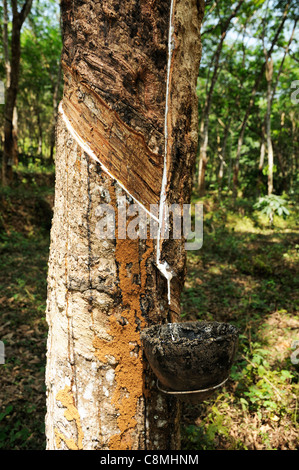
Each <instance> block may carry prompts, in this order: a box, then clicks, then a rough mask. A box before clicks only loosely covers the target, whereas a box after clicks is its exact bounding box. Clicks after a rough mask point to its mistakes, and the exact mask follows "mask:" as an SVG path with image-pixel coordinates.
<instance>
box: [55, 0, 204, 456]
mask: <svg viewBox="0 0 299 470" xmlns="http://www.w3.org/2000/svg"><path fill="white" fill-rule="evenodd" d="M170 6H171V5H170V2H169V1H166V0H163V1H160V2H155V1H148V0H147V1H145V0H140V1H135V0H128V1H127V2H119V1H118V0H110V1H103V2H100V3H94V2H92V1H91V0H88V1H85V2H82V1H80V4H79V2H78V1H77V2H75V3H74V2H70V1H69V0H63V2H62V19H63V33H64V34H63V39H64V49H63V54H62V64H63V68H64V78H65V84H64V96H63V101H62V103H61V104H60V114H59V116H58V126H57V142H56V159H55V162H56V189H55V210H54V218H53V226H52V231H51V248H50V259H49V275H48V303H47V321H48V324H49V337H48V353H47V377H46V382H47V418H46V434H47V448H48V449H65V450H66V449H84V450H85V449H102V450H103V449H118V450H120V449H135V450H136V449H178V448H179V445H180V444H179V406H178V404H177V403H176V402H175V401H174V399H173V398H169V397H168V396H167V395H163V394H161V392H160V391H159V390H158V389H157V387H156V379H155V378H154V376H153V374H152V372H151V371H150V368H149V365H148V364H147V363H146V361H145V359H144V356H143V352H142V349H141V346H140V339H139V338H140V332H141V330H142V329H143V328H144V327H145V326H147V325H151V324H154V323H157V322H160V323H163V322H167V321H176V320H177V319H178V318H179V315H180V293H181V290H182V287H183V284H184V276H185V268H186V260H185V258H186V257H185V252H184V240H183V239H181V240H173V239H169V240H166V241H165V242H164V243H161V244H160V243H159V241H157V240H153V239H152V238H150V237H149V236H147V238H146V239H141V238H140V237H138V236H137V237H136V238H133V237H131V238H128V236H125V234H124V230H125V229H128V228H129V225H128V224H129V223H130V222H134V218H133V217H132V216H131V217H129V216H128V221H127V225H126V224H124V223H123V220H122V218H121V213H120V208H121V204H123V205H126V206H127V207H128V209H129V208H130V204H132V202H133V201H135V202H137V204H138V207H139V208H140V210H141V211H143V213H145V214H147V215H149V213H150V214H151V204H155V203H160V198H161V188H162V186H163V185H162V179H163V175H166V185H165V188H164V189H165V196H166V201H168V202H171V203H181V204H182V203H188V202H189V200H190V193H191V185H192V169H193V167H194V159H195V155H196V148H197V125H198V123H197V99H196V80H197V74H198V67H199V61H200V54H201V49H200V46H199V44H200V25H201V20H202V16H203V2H202V1H196V0H177V1H176V2H174V3H172V6H173V7H174V9H173V16H172V23H173V30H172V28H170V20H169V19H170ZM169 30H170V31H171V32H172V39H173V43H174V48H173V49H172V55H171V57H172V60H171V61H170V63H168V51H169V48H168V33H169ZM167 64H169V67H168V68H167ZM167 77H168V79H169V80H167ZM166 82H167V83H168V84H169V89H168V92H169V94H168V98H169V99H168V110H169V112H168V113H167V112H166V109H165V107H166V106H165V103H166V91H167V88H166ZM165 116H166V118H167V127H166V129H167V136H166V137H167V139H165V138H164V137H165V122H166V121H165ZM165 149H166V150H167V151H166V152H165ZM165 168H166V170H167V171H166V172H165V171H164V169H165ZM103 204H106V205H107V206H103ZM108 205H109V206H108ZM103 207H106V208H107V210H108V209H109V210H110V209H111V208H112V209H113V214H114V215H115V238H114V237H112V236H111V238H101V237H100V226H101V221H102V218H101V217H102V215H103V213H102V209H103ZM150 218H151V219H152V216H151V215H150ZM139 229H140V227H139ZM112 235H113V234H112ZM158 243H159V246H158ZM158 248H159V249H160V253H161V259H158V258H157V253H159V249H158ZM164 260H166V261H167V263H168V264H169V266H170V267H171V268H172V270H173V272H174V273H175V275H174V278H173V280H172V281H171V291H170V294H171V295H170V298H171V302H170V304H169V303H168V290H167V287H168V282H167V279H165V277H164V276H163V274H162V272H161V270H160V269H158V268H159V262H160V261H161V262H162V261H164Z"/></svg>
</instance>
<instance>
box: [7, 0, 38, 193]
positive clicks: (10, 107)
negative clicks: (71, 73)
mask: <svg viewBox="0 0 299 470" xmlns="http://www.w3.org/2000/svg"><path fill="white" fill-rule="evenodd" d="M3 5H4V14H6V19H5V23H4V24H5V25H7V22H8V17H7V4H6V2H5V1H4V4H3ZM31 5H32V0H26V1H25V3H24V4H23V6H22V9H21V11H20V12H19V11H18V6H17V1H16V0H12V11H13V19H12V33H11V59H10V65H9V68H8V66H7V65H6V73H7V74H8V75H7V76H9V78H8V80H7V81H8V86H7V90H6V99H5V107H4V149H3V161H2V183H3V184H4V185H6V184H9V182H11V181H12V177H13V171H12V166H13V164H14V162H17V143H16V138H17V135H16V131H15V130H14V126H13V117H14V110H15V107H16V100H17V94H18V87H19V70H20V58H21V29H22V26H23V24H24V21H25V19H26V18H27V16H28V14H29V12H30V9H31ZM5 8H6V10H5ZM5 29H6V28H5V27H4V31H5ZM6 34H7V29H6ZM4 37H5V34H4ZM6 56H7V57H6ZM5 57H6V59H5V62H7V61H8V60H9V58H8V50H6V52H5ZM8 70H9V73H8Z"/></svg>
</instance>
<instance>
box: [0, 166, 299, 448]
mask: <svg viewBox="0 0 299 470" xmlns="http://www.w3.org/2000/svg"><path fill="white" fill-rule="evenodd" d="M53 176H54V175H53V173H52V174H51V173H50V172H49V173H48V174H47V175H45V174H42V173H39V174H38V173H35V174H34V173H32V172H30V177H29V176H28V174H25V173H21V172H20V173H19V175H18V177H19V181H18V184H17V185H16V186H15V187H13V188H1V193H0V198H1V206H2V213H1V221H0V256H1V260H2V267H1V272H0V305H1V311H2V312H3V314H2V317H1V325H0V337H1V340H2V341H3V342H4V343H5V354H6V361H5V364H4V365H2V366H1V377H0V382H1V395H0V410H1V412H0V449H20V450H22V449H34V450H39V449H44V448H45V433H44V419H45V413H46V402H45V400H46V397H45V362H46V338H47V325H46V320H45V308H46V276H47V261H48V250H49V228H50V223H51V217H52V205H53V180H54V178H53ZM21 195H22V199H20V196H21ZM194 202H196V199H194ZM203 203H204V243H203V247H202V248H201V250H198V251H194V252H192V251H189V252H188V276H187V281H186V286H185V290H184V294H183V299H182V301H183V312H184V313H183V317H182V319H184V320H217V321H226V322H230V323H232V324H234V325H236V326H237V327H238V328H239V330H240V341H239V348H238V353H237V357H236V360H235V363H234V366H233V369H232V372H231V376H230V379H229V381H228V382H227V383H226V386H225V387H224V388H223V389H221V391H219V392H217V393H216V394H215V395H214V396H213V397H212V398H211V399H209V400H208V401H206V402H203V403H201V404H198V405H193V404H188V403H185V404H184V405H183V406H182V421H181V423H182V448H183V449H187V450H190V449H193V450H194V449H196V450H201V449H203V450H209V449H218V450H220V449H248V450H252V449H271V450H272V449H296V448H297V445H298V443H297V437H298V365H296V363H295V362H296V360H294V359H296V351H295V350H294V349H292V345H294V344H295V341H296V340H298V328H299V316H298V301H299V299H298V277H297V278H296V274H297V272H298V249H299V237H298V235H299V233H298V227H297V226H296V210H295V206H294V205H291V204H289V205H288V208H289V212H290V214H289V216H288V218H287V219H284V218H283V217H282V216H278V215H275V216H274V222H273V226H271V227H270V226H269V221H268V217H267V215H264V214H263V213H262V212H261V211H257V210H255V209H253V205H254V202H253V201H249V200H248V199H246V200H244V199H242V198H238V199H236V201H235V203H234V204H232V202H231V198H230V197H225V196H223V198H222V199H221V200H219V198H218V196H217V194H216V193H215V194H209V195H207V196H206V197H205V198H204V199H203ZM297 347H298V346H297ZM292 354H293V360H292Z"/></svg>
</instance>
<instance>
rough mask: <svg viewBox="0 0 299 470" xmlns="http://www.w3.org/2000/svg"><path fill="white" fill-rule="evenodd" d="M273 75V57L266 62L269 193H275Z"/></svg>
mask: <svg viewBox="0 0 299 470" xmlns="http://www.w3.org/2000/svg"><path fill="white" fill-rule="evenodd" d="M272 77H273V60H272V57H271V58H270V59H268V60H267V63H266V80H267V113H266V136H267V154H268V195H269V196H270V195H271V194H272V193H273V165H274V155H273V145H272V138H271V97H272V86H271V83H272Z"/></svg>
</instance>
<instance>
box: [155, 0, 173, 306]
mask: <svg viewBox="0 0 299 470" xmlns="http://www.w3.org/2000/svg"><path fill="white" fill-rule="evenodd" d="M173 9H174V0H171V5H170V17H169V31H168V60H167V78H166V99H165V116H164V140H165V145H164V168H163V176H162V185H161V194H160V205H159V225H158V236H157V254H156V256H157V259H156V262H157V267H158V269H159V270H160V272H161V273H162V274H163V276H164V277H165V278H166V279H167V290H168V304H170V302H171V294H170V282H171V279H172V277H173V274H172V272H171V270H170V267H169V265H168V263H167V262H166V261H163V262H161V232H162V230H164V228H165V223H166V185H167V157H168V112H169V92H170V70H171V60H172V50H173V31H174V28H173Z"/></svg>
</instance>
